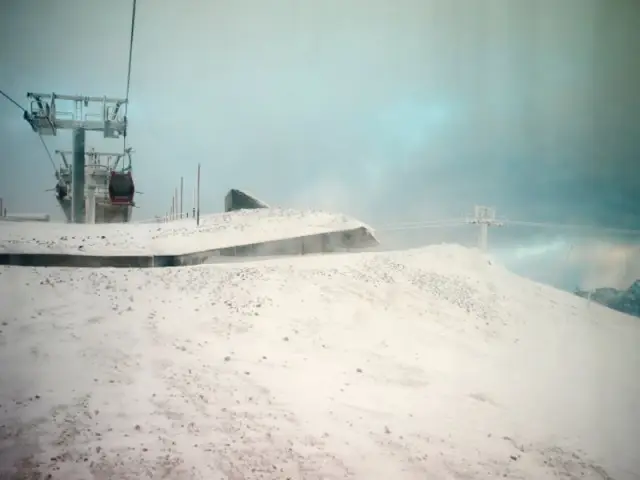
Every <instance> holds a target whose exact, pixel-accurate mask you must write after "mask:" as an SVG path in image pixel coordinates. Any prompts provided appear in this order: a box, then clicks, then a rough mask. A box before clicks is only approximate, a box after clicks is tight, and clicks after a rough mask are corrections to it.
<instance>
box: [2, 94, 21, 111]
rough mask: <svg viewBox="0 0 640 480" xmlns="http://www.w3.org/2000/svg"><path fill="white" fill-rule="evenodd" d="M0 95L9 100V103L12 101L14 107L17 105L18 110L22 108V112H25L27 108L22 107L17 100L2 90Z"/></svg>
mask: <svg viewBox="0 0 640 480" xmlns="http://www.w3.org/2000/svg"><path fill="white" fill-rule="evenodd" d="M0 95H2V96H3V97H4V98H6V99H7V100H9V101H10V102H11V103H13V104H14V105H15V106H16V107H18V108H19V109H20V110H22V111H23V112H26V111H27V109H26V108H24V107H23V106H22V105H20V104H19V103H18V102H16V101H15V100H14V99H13V98H11V97H10V96H9V95H8V94H6V93H5V92H4V91H2V90H0Z"/></svg>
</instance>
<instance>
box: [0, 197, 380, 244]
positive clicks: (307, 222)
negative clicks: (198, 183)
mask: <svg viewBox="0 0 640 480" xmlns="http://www.w3.org/2000/svg"><path fill="white" fill-rule="evenodd" d="M359 227H365V228H367V229H368V230H371V229H370V227H369V226H367V225H365V224H363V223H362V222H359V221H357V220H355V219H353V218H350V217H347V216H345V215H341V214H334V213H328V212H322V211H298V210H288V209H277V208H269V209H256V210H239V211H236V212H230V213H218V214H213V215H205V216H203V217H202V218H201V219H200V227H196V226H195V221H194V220H193V219H184V220H177V221H174V222H168V223H157V224H146V223H141V224H136V223H129V224H96V225H78V224H69V223H35V222H34V223H14V222H0V253H65V254H67V253H68V254H87V255H89V254H93V255H179V254H183V253H191V252H198V251H204V250H213V249H217V248H226V247H232V246H236V245H247V244H251V243H261V242H268V241H271V240H278V239H282V238H293V237H298V236H305V235H313V234H318V233H328V232H335V231H340V230H350V229H355V228H359Z"/></svg>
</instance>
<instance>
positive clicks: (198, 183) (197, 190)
mask: <svg viewBox="0 0 640 480" xmlns="http://www.w3.org/2000/svg"><path fill="white" fill-rule="evenodd" d="M196 225H197V226H200V164H198V179H197V183H196Z"/></svg>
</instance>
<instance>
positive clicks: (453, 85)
mask: <svg viewBox="0 0 640 480" xmlns="http://www.w3.org/2000/svg"><path fill="white" fill-rule="evenodd" d="M0 8H1V9H2V15H0V66H1V67H0V87H1V88H2V89H3V90H5V91H6V92H7V93H9V94H10V95H11V96H13V97H14V98H16V99H17V100H18V101H20V102H23V103H24V104H25V105H26V98H25V94H26V92H27V91H44V92H51V91H53V92H56V93H69V94H76V93H77V94H87V95H103V94H107V95H111V96H124V94H125V87H126V71H127V55H128V40H129V38H128V37H129V22H130V15H131V2H130V1H128V0H127V1H125V0H114V1H112V2H101V1H98V0H56V1H51V0H48V1H47V0H5V1H3V2H2V7H0ZM638 45H640V2H638V1H637V0H615V1H612V0H563V1H558V0H536V1H530V0H446V1H445V0H323V1H320V0H315V1H312V0H306V1H303V0H298V1H294V0H273V1H246V0H224V1H223V0H189V1H180V2H178V1H175V0H154V1H150V0H140V1H139V2H138V13H137V24H136V35H135V45H134V58H133V71H132V83H131V98H130V100H131V104H130V108H129V120H130V135H129V142H130V144H131V145H132V146H133V147H134V148H135V150H136V153H135V157H134V169H135V178H136V181H137V187H138V189H139V190H141V191H143V192H145V193H144V195H141V196H139V197H138V202H139V205H140V209H138V210H136V216H137V217H138V218H148V217H152V216H153V215H155V214H161V213H164V212H165V211H166V210H167V208H168V206H169V205H170V201H171V195H172V190H173V188H174V187H176V186H177V185H178V183H179V178H180V176H181V175H183V176H184V177H185V184H186V186H187V190H188V191H190V189H191V188H192V185H193V181H194V177H195V171H196V165H197V163H198V162H201V163H202V168H203V195H202V208H203V211H207V212H209V211H211V212H212V211H218V210H220V209H222V203H223V196H224V194H225V192H226V191H227V190H228V189H229V188H231V187H237V188H245V189H247V190H249V191H251V192H253V193H255V194H256V195H257V196H258V197H260V198H262V199H264V200H265V201H267V202H269V203H272V204H279V205H286V206H293V207H305V206H309V207H324V208H332V209H336V210H341V211H343V212H345V213H349V214H352V215H354V216H357V217H360V218H362V219H364V220H366V221H369V222H371V223H373V224H383V223H391V222H394V221H397V222H399V221H405V220H420V219H432V218H446V217H452V216H453V217H460V216H464V215H466V214H467V213H470V212H471V211H472V208H473V205H474V204H477V203H479V204H490V205H495V206H496V207H497V209H498V212H499V213H500V214H502V215H505V216H508V217H510V218H517V219H520V220H534V221H536V220H540V221H551V222H556V221H557V222H572V223H576V222H578V223H585V222H586V223H594V224H599V225H608V226H617V227H626V228H640V207H639V205H640V122H638V112H640V87H639V85H640V55H639V54H638ZM0 128H1V130H0V162H1V163H0V168H1V174H0V195H1V196H2V197H4V199H5V204H6V205H7V206H8V207H9V208H10V209H11V210H19V211H28V212H36V211H37V212H47V213H53V214H56V215H58V216H59V213H58V211H57V207H56V204H55V201H54V199H53V194H52V193H45V192H44V190H45V189H48V188H51V187H52V186H53V183H54V178H53V172H52V168H51V166H50V164H49V161H48V159H47V158H46V156H45V153H44V151H43V149H42V146H41V145H40V143H39V140H38V138H37V136H36V135H35V134H33V132H31V130H30V129H29V127H28V125H27V124H26V123H25V122H24V121H23V120H22V119H21V116H20V112H19V111H18V110H17V109H16V108H15V107H13V106H12V105H11V104H9V103H8V102H6V101H4V100H2V101H0ZM46 141H47V144H48V145H49V148H50V149H51V150H52V151H53V150H55V149H56V148H61V149H69V148H70V146H71V134H70V132H62V133H61V134H60V135H59V136H58V137H56V138H50V137H49V138H46ZM87 145H89V146H95V147H96V148H99V149H104V150H114V151H118V150H120V149H121V148H122V144H121V142H120V141H105V140H104V139H102V138H101V137H100V136H99V135H97V134H90V135H89V137H88V139H87ZM560 233H561V232H560ZM556 234H558V233H557V232H556V233H554V235H556ZM502 235H506V237H507V239H506V240H505V241H507V242H508V241H512V240H513V241H516V240H517V241H518V242H525V243H526V242H527V241H530V239H527V238H524V239H523V238H522V234H521V233H518V234H516V233H514V235H515V236H518V238H515V237H513V238H510V237H509V235H508V234H506V233H505V234H502ZM514 239H515V240H514ZM547 240H548V239H546V237H545V238H541V239H538V236H536V240H535V241H536V242H538V241H540V242H542V243H545V242H547ZM531 241H532V240H531ZM548 241H551V240H548Z"/></svg>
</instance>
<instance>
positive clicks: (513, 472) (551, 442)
mask: <svg viewBox="0 0 640 480" xmlns="http://www.w3.org/2000/svg"><path fill="white" fill-rule="evenodd" d="M0 272H1V275H0V292H2V305H3V308H2V309H1V310H0V316H1V325H0V329H1V332H0V365H2V370H1V374H0V416H1V418H0V425H1V426H0V442H1V443H0V467H1V468H2V469H3V471H2V473H0V478H40V477H36V476H33V477H27V476H26V475H27V473H26V472H29V471H31V470H33V471H40V472H43V474H44V476H43V477H42V478H54V479H65V480H75V479H90V478H95V479H138V478H154V479H156V478H157V479H160V478H166V479H203V480H218V479H225V480H226V479H277V480H280V479H287V478H289V479H344V478H353V479H364V480H392V479H393V480H404V479H420V480H424V479H430V480H431V479H435V480H437V479H481V480H484V479H488V478H508V479H532V480H542V479H553V478H562V479H611V478H613V479H616V480H632V479H638V478H640V460H639V457H638V452H639V451H638V445H640V416H639V412H640V382H639V379H640V356H639V351H640V349H639V346H640V323H639V322H638V320H637V319H634V318H632V317H629V316H625V315H622V314H619V313H615V312H613V311H610V310H607V309H606V308H604V307H601V306H598V305H596V304H589V303H588V302H587V300H585V299H582V298H578V297H576V296H572V295H570V294H567V293H563V292H560V291H557V290H554V289H552V288H549V287H545V286H542V285H539V284H536V283H533V282H530V281H528V280H525V279H522V278H520V277H517V276H515V275H513V274H510V273H509V272H507V271H505V270H504V269H503V268H501V267H500V266H497V265H492V264H491V263H490V262H489V261H488V260H487V258H485V257H483V256H482V255H480V254H479V253H477V252H476V251H473V250H466V249H463V248H462V247H452V246H441V247H431V248H426V249H420V250H413V251H408V252H385V253H366V254H335V255H324V256H320V255H319V256H306V257H297V258H287V259H278V260H268V261H262V262H254V263H234V264H224V265H203V266H198V267H190V268H174V269H146V270H124V269H119V270H114V269H101V270H87V269H83V270H72V269H56V268H48V269H45V268H19V267H2V268H1V269H0ZM11 468H14V469H17V470H21V471H22V474H23V475H25V476H22V477H18V476H16V477H11V476H10V471H11ZM14 471H15V470H14ZM3 474H4V475H5V476H3ZM47 474H50V475H51V477H46V475H47Z"/></svg>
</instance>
